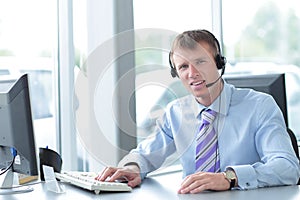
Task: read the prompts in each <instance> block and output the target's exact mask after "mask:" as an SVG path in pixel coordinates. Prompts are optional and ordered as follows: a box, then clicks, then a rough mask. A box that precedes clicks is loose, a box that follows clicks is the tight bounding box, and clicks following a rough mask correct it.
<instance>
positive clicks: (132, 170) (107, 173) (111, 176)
mask: <svg viewBox="0 0 300 200" xmlns="http://www.w3.org/2000/svg"><path fill="white" fill-rule="evenodd" d="M95 179H96V180H99V181H109V182H114V181H116V180H119V179H125V180H126V181H127V182H128V183H127V184H128V186H130V187H132V188H134V187H136V186H138V185H140V184H141V183H142V180H141V177H140V168H139V167H138V166H137V165H128V166H125V167H122V168H116V167H106V168H105V169H104V170H103V171H102V172H101V173H100V174H99V175H98V176H97V177H96V178H95Z"/></svg>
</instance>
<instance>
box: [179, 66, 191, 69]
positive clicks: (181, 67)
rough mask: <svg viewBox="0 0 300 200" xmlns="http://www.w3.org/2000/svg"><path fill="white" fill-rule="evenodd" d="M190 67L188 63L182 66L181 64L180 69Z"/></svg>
mask: <svg viewBox="0 0 300 200" xmlns="http://www.w3.org/2000/svg"><path fill="white" fill-rule="evenodd" d="M188 67H189V66H188V65H181V66H179V69H186V68H188Z"/></svg>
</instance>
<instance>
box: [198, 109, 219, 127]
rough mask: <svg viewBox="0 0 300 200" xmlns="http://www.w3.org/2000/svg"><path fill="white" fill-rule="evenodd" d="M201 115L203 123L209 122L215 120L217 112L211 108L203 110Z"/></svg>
mask: <svg viewBox="0 0 300 200" xmlns="http://www.w3.org/2000/svg"><path fill="white" fill-rule="evenodd" d="M201 115H202V123H203V124H211V123H212V122H213V121H214V120H215V118H216V115H217V113H216V112H215V111H213V110H211V109H207V110H203V111H202V113H201Z"/></svg>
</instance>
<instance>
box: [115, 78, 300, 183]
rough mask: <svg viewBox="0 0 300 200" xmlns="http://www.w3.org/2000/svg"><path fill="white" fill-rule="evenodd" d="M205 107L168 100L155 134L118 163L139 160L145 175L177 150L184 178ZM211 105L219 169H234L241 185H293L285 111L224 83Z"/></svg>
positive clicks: (298, 172)
mask: <svg viewBox="0 0 300 200" xmlns="http://www.w3.org/2000/svg"><path fill="white" fill-rule="evenodd" d="M203 108H205V107H204V106H203V105H201V104H199V103H197V101H196V100H195V98H194V97H193V96H192V95H189V96H186V97H183V98H180V99H177V100H175V101H173V102H171V103H170V104H169V105H168V106H167V109H166V111H165V114H164V116H163V117H162V118H161V119H160V120H158V121H157V128H156V130H155V132H154V134H153V135H152V136H150V137H149V138H148V139H146V140H144V141H142V142H141V143H140V144H139V145H138V146H137V148H136V149H133V150H132V151H131V152H130V153H129V154H128V155H127V156H125V157H124V158H123V159H122V160H121V161H120V163H119V165H120V166H122V165H124V164H126V163H129V162H135V163H137V164H138V165H139V167H140V169H141V176H142V178H144V177H145V176H146V175H147V173H149V172H151V171H154V170H156V169H158V168H159V167H161V165H162V164H163V162H164V161H165V159H166V158H167V157H168V156H170V155H171V154H173V153H174V152H177V155H179V158H180V161H181V165H182V168H183V177H185V176H187V175H189V174H192V173H195V149H196V141H195V136H196V134H197V132H198V129H199V127H200V121H201V119H200V112H201V110H202V109H203ZM209 108H210V109H212V110H214V111H216V112H217V113H218V115H217V118H216V119H215V121H214V128H215V130H217V134H218V145H219V155H220V165H221V171H225V170H226V169H227V168H229V167H231V168H232V169H234V171H235V173H236V175H237V177H238V185H239V188H240V189H252V188H258V187H264V186H275V185H290V184H295V183H297V181H298V179H299V176H300V167H299V160H298V158H297V157H296V156H295V153H294V150H293V148H292V144H291V140H290V138H289V135H288V133H287V131H286V125H285V122H284V118H283V115H282V113H281V111H280V109H279V107H278V106H277V104H276V102H275V101H274V99H273V98H272V97H271V96H270V95H267V94H264V93H260V92H256V91H254V90H251V89H238V88H235V87H234V86H233V85H230V84H227V83H226V82H224V89H223V91H222V93H221V95H220V96H219V97H218V98H217V99H216V100H215V101H214V102H213V103H212V104H211V106H209Z"/></svg>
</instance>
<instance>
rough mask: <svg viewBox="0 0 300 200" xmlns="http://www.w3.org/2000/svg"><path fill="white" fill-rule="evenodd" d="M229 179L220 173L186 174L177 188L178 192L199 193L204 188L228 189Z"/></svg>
mask: <svg viewBox="0 0 300 200" xmlns="http://www.w3.org/2000/svg"><path fill="white" fill-rule="evenodd" d="M229 187H230V183H229V181H228V180H227V179H226V178H225V176H224V174H222V173H210V172H198V173H195V174H191V175H189V176H187V177H186V178H185V179H184V180H183V182H182V184H181V187H180V189H179V190H178V193H179V194H186V193H199V192H202V191H205V190H228V189H229Z"/></svg>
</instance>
